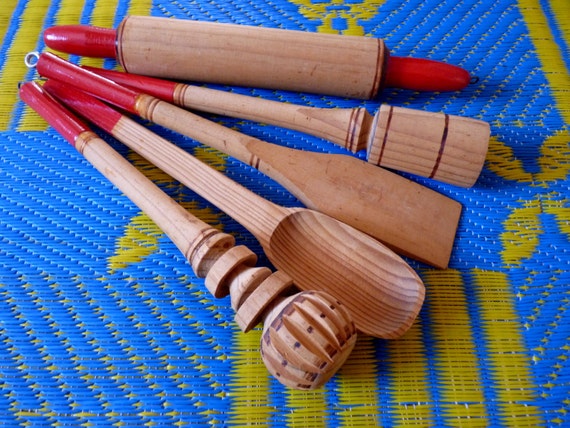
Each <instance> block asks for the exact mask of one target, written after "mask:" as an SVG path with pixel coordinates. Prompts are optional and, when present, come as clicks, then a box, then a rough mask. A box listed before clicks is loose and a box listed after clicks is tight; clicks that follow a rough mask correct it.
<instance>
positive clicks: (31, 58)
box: [24, 52, 40, 68]
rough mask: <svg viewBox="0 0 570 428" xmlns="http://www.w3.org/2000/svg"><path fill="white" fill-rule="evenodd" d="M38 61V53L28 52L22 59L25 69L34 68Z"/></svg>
mask: <svg viewBox="0 0 570 428" xmlns="http://www.w3.org/2000/svg"><path fill="white" fill-rule="evenodd" d="M39 59H40V53H39V52H29V53H28V54H26V56H25V57H24V64H26V67H28V68H36V65H37V63H38V60H39Z"/></svg>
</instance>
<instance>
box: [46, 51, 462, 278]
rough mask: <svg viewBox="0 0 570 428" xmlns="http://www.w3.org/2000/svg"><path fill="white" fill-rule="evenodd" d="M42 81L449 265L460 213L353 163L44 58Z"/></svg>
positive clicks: (452, 204)
mask: <svg viewBox="0 0 570 428" xmlns="http://www.w3.org/2000/svg"><path fill="white" fill-rule="evenodd" d="M36 66H37V70H38V72H39V73H40V75H42V76H44V77H47V78H53V79H57V80H60V81H63V82H66V83H67V84H71V85H73V86H75V87H77V88H79V89H82V90H84V91H87V92H89V93H91V94H94V95H96V96H97V97H100V98H102V99H104V100H106V101H108V102H110V103H112V104H114V105H116V106H119V107H121V108H123V109H126V110H128V111H130V112H132V113H135V114H139V115H141V116H142V117H144V118H146V119H149V120H151V121H153V122H155V123H158V124H160V125H163V126H165V127H167V128H170V129H173V130H176V131H178V132H180V133H182V134H184V135H187V136H189V137H191V138H194V139H196V140H197V141H200V142H201V143H204V144H207V145H210V146H212V147H214V148H217V149H219V150H222V151H224V152H226V153H228V154H230V155H231V156H233V157H235V158H237V159H240V160H242V161H243V162H245V163H248V164H249V165H251V166H253V167H255V168H257V169H259V170H260V171H262V172H263V173H265V174H267V175H268V176H270V177H271V178H273V179H275V180H276V181H277V182H279V183H280V184H281V185H283V186H284V187H285V188H286V189H287V190H289V191H290V192H291V193H292V194H293V195H295V196H296V197H297V198H298V199H299V200H300V201H301V202H302V203H303V204H305V205H306V206H307V207H308V208H311V209H314V210H317V211H320V212H322V213H325V214H327V215H329V216H331V217H334V218H336V219H338V220H340V221H342V222H344V223H347V224H349V225H351V226H353V227H355V228H357V229H359V230H362V231H364V232H366V233H368V234H369V235H371V236H373V237H375V238H377V239H379V240H381V241H382V242H384V243H385V244H386V245H388V246H389V247H390V248H392V249H394V250H395V251H397V252H399V253H400V254H403V255H407V256H410V257H413V258H415V259H418V260H421V261H424V262H426V263H428V264H431V265H433V266H436V267H440V268H445V267H447V264H448V262H449V258H450V255H451V250H452V248H453V242H454V239H455V232H456V230H457V225H458V222H459V216H460V213H461V205H460V204H459V203H458V202H456V201H453V200H452V199H450V198H447V197H445V196H443V195H441V194H439V193H437V192H435V191H433V190H430V189H428V188H426V187H424V186H421V185H419V184H417V183H414V182H412V181H410V180H407V179H405V178H403V177H401V176H399V175H397V174H394V173H392V172H389V171H387V170H385V169H383V168H377V167H375V166H373V165H371V164H369V163H366V162H364V161H361V160H359V159H356V158H354V157H352V156H344V155H332V154H326V153H315V152H304V151H300V150H294V149H291V148H287V147H282V146H278V145H275V144H269V143H266V142H264V141H261V140H258V139H255V138H252V137H249V136H246V135H244V134H241V133H239V132H237V131H234V130H232V129H229V128H226V127H224V126H222V125H219V124H217V123H215V122H212V121H209V120H206V119H204V118H202V117H200V116H198V115H195V114H193V113H190V112H189V111H186V110H184V109H181V108H179V107H177V106H174V105H172V104H170V103H167V102H165V101H162V100H159V99H157V98H155V97H152V96H150V95H146V94H143V93H141V92H136V91H133V90H131V89H129V88H126V87H123V86H121V85H118V84H116V83H115V82H113V81H111V80H109V79H106V78H104V77H102V76H98V75H96V74H94V73H91V72H89V71H88V70H84V69H82V68H80V67H77V66H75V65H73V64H71V63H69V62H67V61H64V60H62V59H61V58H59V57H57V56H55V55H53V54H50V53H44V54H42V55H40V56H39V58H38V60H37V64H36Z"/></svg>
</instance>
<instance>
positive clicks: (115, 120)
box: [44, 80, 425, 339]
mask: <svg viewBox="0 0 570 428" xmlns="http://www.w3.org/2000/svg"><path fill="white" fill-rule="evenodd" d="M44 87H45V88H46V90H49V91H50V92H51V93H52V94H54V95H55V96H56V97H57V98H59V99H60V100H62V101H63V102H64V103H66V104H67V105H69V106H70V107H71V108H72V109H74V110H75V111H77V112H78V113H79V114H80V115H81V116H83V117H85V118H87V119H88V120H91V121H93V122H94V123H95V124H97V125H98V126H100V127H101V128H102V129H103V130H105V131H107V132H109V133H110V134H111V135H113V136H114V137H115V138H117V139H118V140H119V141H121V142H123V143H124V144H126V145H127V146H128V147H129V148H131V149H132V150H134V151H135V152H137V153H138V154H139V155H141V156H143V157H144V158H146V159H147V160H148V161H150V162H152V163H153V164H155V165H156V166H157V167H158V168H160V169H162V170H163V171H164V172H166V173H167V174H169V175H170V176H172V177H173V178H174V179H176V180H178V181H179V182H180V183H182V184H184V185H186V186H187V187H189V188H190V189H192V190H194V191H195V192H196V193H198V194H199V195H200V196H202V197H203V198H205V199H207V200H209V201H210V202H211V203H212V204H214V205H216V206H217V207H218V208H220V209H221V210H223V211H225V212H226V214H228V215H229V216H230V217H232V218H234V219H235V220H236V221H237V222H239V223H240V224H242V225H243V226H244V227H245V228H246V229H248V230H249V231H250V232H251V233H252V234H253V235H254V236H255V237H256V238H257V240H258V241H259V242H260V244H261V246H262V247H263V249H264V251H265V254H266V255H267V257H268V258H269V260H271V262H272V263H273V265H275V267H277V268H278V269H279V270H281V271H283V272H284V273H286V274H288V275H289V276H291V278H293V280H294V281H295V284H296V285H297V286H298V287H299V288H300V289H302V290H320V291H325V292H328V293H330V294H331V295H332V296H334V297H336V298H337V299H338V300H339V301H340V302H342V303H343V304H344V305H345V306H346V307H347V308H348V310H349V312H350V313H351V315H352V317H353V319H354V323H355V325H356V328H357V329H358V330H359V331H361V332H363V333H366V334H369V335H372V336H376V337H382V338H387V339H389V338H396V337H399V336H401V335H402V334H403V333H404V332H406V331H407V330H408V329H409V328H410V326H411V325H412V323H413V321H414V320H415V318H416V317H417V315H418V313H419V310H420V308H421V306H422V304H423V299H424V293H425V288H424V285H423V283H422V281H421V279H420V278H419V276H418V275H417V274H416V273H415V272H414V270H413V269H412V268H411V267H410V266H409V265H408V264H407V263H406V262H405V261H404V260H402V259H401V258H400V257H398V256H397V255H396V254H394V253H393V252H392V251H390V250H389V249H388V248H387V247H385V246H384V245H382V244H381V243H380V242H379V241H377V240H375V239H373V238H371V237H370V236H368V235H366V234H364V233H362V232H360V231H358V230H356V229H354V228H352V227H350V226H347V225H346V224H344V223H342V222H340V221H338V220H335V219H333V218H331V217H329V216H327V215H325V214H322V213H319V212H316V211H313V210H309V209H305V208H285V207H282V206H279V205H276V204H274V203H271V202H269V201H268V200H266V199H264V198H262V197H260V196H259V195H257V194H255V193H253V192H251V191H250V190H248V189H246V188H245V187H243V186H241V185H239V184H238V183H236V182H234V181H232V180H231V179H229V178H228V177H226V176H225V175H224V174H223V173H221V172H219V171H217V170H215V169H213V168H211V167H209V166H208V165H206V164H204V163H202V162H200V161H199V160H197V159H196V158H195V157H193V156H192V155H190V154H189V153H188V152H186V151H184V150H182V149H181V148H179V147H178V146H176V145H174V144H172V143H170V142H169V141H167V140H165V139H163V138H160V137H159V136H158V135H156V134H154V133H153V132H152V131H150V130H149V129H148V128H147V127H145V126H143V125H141V124H139V123H137V122H135V121H133V120H132V119H129V118H128V117H126V116H123V115H122V114H120V113H118V112H117V111H115V110H113V109H112V108H110V107H109V106H108V105H106V104H104V103H102V102H100V101H98V100H97V99H95V98H93V97H91V96H90V95H87V94H86V93H83V92H81V91H78V90H77V89H76V88H74V87H73V86H71V85H69V84H65V83H61V82H58V81H54V80H48V81H47V83H46V84H44ZM48 88H49V89H48Z"/></svg>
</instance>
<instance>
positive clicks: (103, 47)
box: [44, 25, 117, 58]
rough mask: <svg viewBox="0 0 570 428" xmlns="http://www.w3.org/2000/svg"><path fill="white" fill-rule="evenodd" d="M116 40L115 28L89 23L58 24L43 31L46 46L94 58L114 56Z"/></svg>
mask: <svg viewBox="0 0 570 428" xmlns="http://www.w3.org/2000/svg"><path fill="white" fill-rule="evenodd" d="M116 40H117V32H116V30H113V29H110V28H101V27H92V26H89V25H58V26H55V27H50V28H48V29H46V30H45V31H44V42H45V44H46V45H47V46H48V47H50V48H52V49H54V50H57V51H60V52H65V53H68V54H75V55H81V56H90V57H94V58H115V57H116V49H115V44H116Z"/></svg>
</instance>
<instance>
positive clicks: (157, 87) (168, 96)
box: [83, 67, 179, 104]
mask: <svg viewBox="0 0 570 428" xmlns="http://www.w3.org/2000/svg"><path fill="white" fill-rule="evenodd" d="M83 68H85V69H86V70H89V71H91V72H92V73H95V74H98V75H99V76H103V77H106V78H107V79H109V80H112V81H113V82H115V83H118V84H119V85H123V86H126V87H129V88H132V89H134V90H137V91H141V92H144V93H145V94H149V95H152V96H153V97H155V98H160V99H161V100H164V101H166V102H169V103H171V104H176V103H175V102H174V91H175V90H176V86H177V85H179V83H176V82H172V81H170V80H163V79H157V78H156V77H148V76H141V75H139V74H132V73H123V72H120V71H113V70H105V69H103V68H96V67H83Z"/></svg>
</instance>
